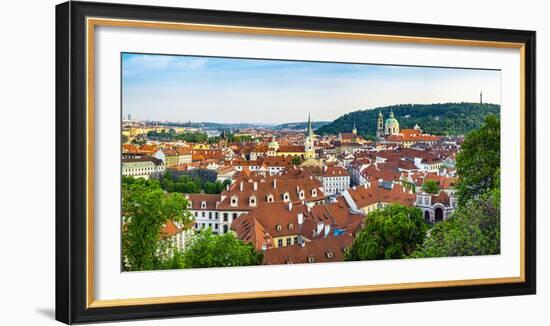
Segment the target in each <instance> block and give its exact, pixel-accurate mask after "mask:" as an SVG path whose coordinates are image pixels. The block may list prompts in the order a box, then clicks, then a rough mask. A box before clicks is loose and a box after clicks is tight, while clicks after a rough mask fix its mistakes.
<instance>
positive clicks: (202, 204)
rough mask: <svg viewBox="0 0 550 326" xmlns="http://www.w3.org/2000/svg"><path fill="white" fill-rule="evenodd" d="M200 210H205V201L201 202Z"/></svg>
mask: <svg viewBox="0 0 550 326" xmlns="http://www.w3.org/2000/svg"><path fill="white" fill-rule="evenodd" d="M201 208H206V201H205V200H203V201H202V202H201Z"/></svg>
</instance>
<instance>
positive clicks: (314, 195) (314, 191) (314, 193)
mask: <svg viewBox="0 0 550 326" xmlns="http://www.w3.org/2000/svg"><path fill="white" fill-rule="evenodd" d="M311 196H312V197H317V189H312V190H311Z"/></svg>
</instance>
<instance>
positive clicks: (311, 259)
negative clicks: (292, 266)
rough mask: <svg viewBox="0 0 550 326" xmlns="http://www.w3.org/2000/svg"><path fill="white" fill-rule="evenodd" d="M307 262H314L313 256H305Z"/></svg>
mask: <svg viewBox="0 0 550 326" xmlns="http://www.w3.org/2000/svg"><path fill="white" fill-rule="evenodd" d="M307 262H308V263H314V262H315V257H313V256H308V257H307Z"/></svg>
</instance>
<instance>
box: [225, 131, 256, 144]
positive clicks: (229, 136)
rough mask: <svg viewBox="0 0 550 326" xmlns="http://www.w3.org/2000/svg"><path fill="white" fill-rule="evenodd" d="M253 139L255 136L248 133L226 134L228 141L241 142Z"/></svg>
mask: <svg viewBox="0 0 550 326" xmlns="http://www.w3.org/2000/svg"><path fill="white" fill-rule="evenodd" d="M253 140H255V138H254V137H252V136H250V135H235V134H233V133H228V134H227V141H228V142H229V143H242V142H247V141H253Z"/></svg>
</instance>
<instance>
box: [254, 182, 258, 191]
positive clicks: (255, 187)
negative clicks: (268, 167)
mask: <svg viewBox="0 0 550 326" xmlns="http://www.w3.org/2000/svg"><path fill="white" fill-rule="evenodd" d="M256 190H258V183H257V182H256V181H254V191H256Z"/></svg>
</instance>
